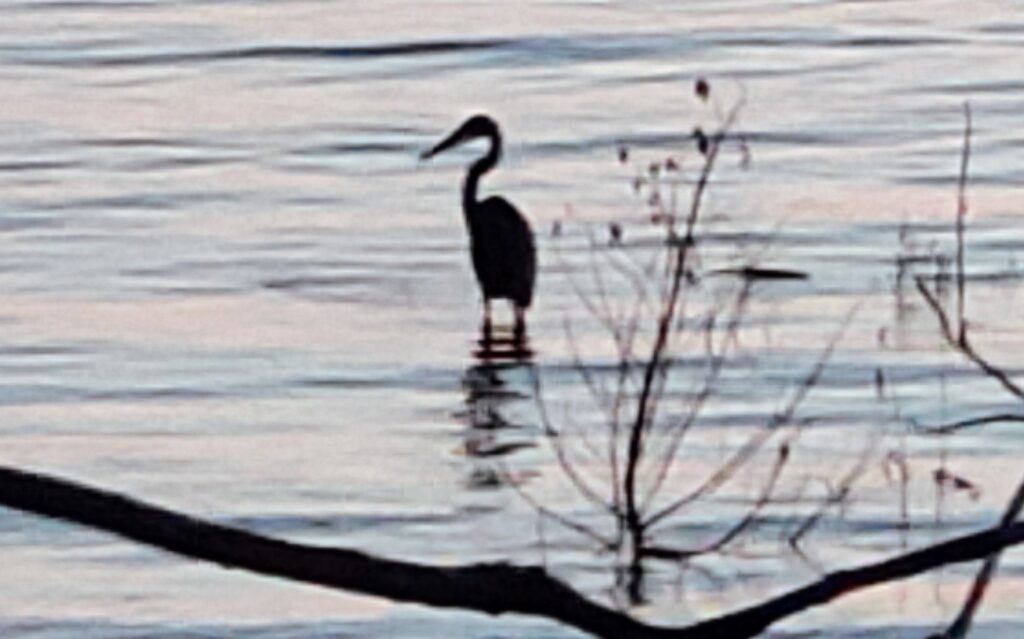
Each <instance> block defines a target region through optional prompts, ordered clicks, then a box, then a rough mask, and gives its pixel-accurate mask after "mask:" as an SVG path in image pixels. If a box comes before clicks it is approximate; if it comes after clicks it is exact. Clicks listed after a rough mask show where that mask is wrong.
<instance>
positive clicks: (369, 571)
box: [0, 467, 1024, 639]
mask: <svg viewBox="0 0 1024 639" xmlns="http://www.w3.org/2000/svg"><path fill="white" fill-rule="evenodd" d="M0 504H3V505H5V506H8V507H11V508H16V509H19V510H23V511H26V512H31V513H35V514H38V515H43V516H46V517H52V518H56V519H63V520H67V521H71V522H74V523H78V524H82V525H84V526H88V527H90V528H95V529H99V530H103V531H106V532H109V533H113V534H115V535H119V536H121V537H125V538H127V539H130V540H133V541H137V542H140V543H142V544H146V545H149V546H154V547H156V548H161V549H163V550H167V551H170V552H172V553H175V554H178V555H182V556H185V557H189V558H192V559H199V560H203V561H208V562H212V563H216V564H219V565H221V566H223V567H225V568H229V569H242V570H248V571H251V572H255V573H259V574H263V575H270V576H274V577H281V578H285V579H290V580H293V581H298V582H305V583H311V584H317V585H321V586H326V587H328V588H334V589H338V590H346V591H349V592H354V593H360V594H366V595H374V596H378V597H384V598H387V599H390V600H393V601H399V602H409V603H418V604H424V605H428V606H435V607H442V608H460V609H464V610H473V611H477V612H483V613H487V614H491V615H499V614H505V613H518V614H525V615H536V616H541V617H545V618H548V619H552V620H555V621H559V622H561V623H564V624H566V625H569V626H573V627H575V628H578V629H580V630H583V631H585V632H588V633H591V634H593V635H594V636H598V637H609V638H611V637H616V638H621V637H635V638H638V639H647V638H651V639H662V638H672V639H726V638H728V639H743V638H746V637H755V636H757V635H758V634H760V633H761V632H763V631H764V630H765V629H766V628H768V627H769V626H770V625H771V624H773V623H775V622H777V621H779V620H781V619H785V618H786V617H789V616H791V615H794V614H797V613H799V612H802V611H804V610H806V609H808V608H811V607H814V606H819V605H822V604H825V603H828V602H830V601H832V600H834V599H837V598H839V597H841V596H843V595H846V594H849V593H851V592H853V591H855V590H859V589H862V588H866V587H869V586H874V585H878V584H882V583H886V582H890V581H896V580H899V579H905V578H907V577H912V576H914V575H917V574H920V573H923V572H927V571H929V570H933V569H935V568H938V567H941V566H945V565H948V564H953V563H960V562H965V561H974V560H977V559H982V558H985V557H987V556H989V555H990V554H991V553H993V552H995V551H998V550H1001V549H1003V548H1006V547H1008V546H1011V545H1014V544H1019V543H1024V523H1014V524H1010V525H1002V526H998V527H996V528H992V529H989V530H985V531H983V532H979V533H975V534H972V535H966V536H963V537H959V538H956V539H952V540H950V541H947V542H944V543H941V544H937V545H934V546H930V547H927V548H924V549H921V550H917V551H914V552H911V553H907V554H904V555H900V556H897V557H895V558H892V559H889V560H886V561H882V562H878V563H874V564H869V565H866V566H862V567H860V568H855V569H850V570H843V571H839V572H835V573H832V574H829V575H827V576H825V577H824V578H822V579H821V580H819V581H816V582H814V583H811V584H809V585H807V586H805V587H803V588H799V589H797V590H794V591H791V592H789V593H786V594H783V595H781V596H778V597H775V598H772V599H769V600H768V601H765V602H764V603H761V604H759V605H755V606H752V607H749V608H745V609H742V610H739V611H736V612H733V613H730V614H727V615H724V616H721V617H717V618H714V619H710V620H708V621H703V622H700V623H697V624H694V625H691V626H686V627H682V628H659V627H655V626H650V625H647V624H644V623H641V622H639V621H636V620H634V619H632V618H630V617H628V616H626V615H624V614H622V613H619V612H617V611H615V610H611V609H609V608H606V607H604V606H601V605H599V604H596V603H594V602H591V601H589V600H587V599H585V598H584V597H582V596H581V595H580V594H578V593H577V592H575V591H574V590H572V589H571V588H570V587H569V586H567V585H566V584H564V583H562V582H561V581H559V580H557V579H555V578H553V577H551V576H550V575H548V574H547V573H546V572H545V571H544V570H543V569H541V568H538V567H530V566H513V565H510V564H504V563H493V564H473V565H468V566H452V567H439V566H425V565H421V564H415V563H411V562H404V561H395V560H390V559H382V558H378V557H374V556H372V555H368V554H365V553H362V552H358V551H354V550H346V549H340V548H325V547H316V546H308V545H302V544H296V543H291V542H287V541H282V540H278V539H272V538H269V537H264V536H261V535H257V534H254V533H250V532H246V531H244V530H239V529H237V528H231V527H228V526H224V525H221V524H216V523H211V522H207V521H203V520H200V519H195V518H193V517H189V516H186V515H183V514H180V513H176V512H173V511H170V510H167V509H164V508H160V507H157V506H153V505H150V504H146V503H143V502H140V501H136V500H134V499H131V498H128V497H125V496H123V495H119V494H116V493H112V492H108V491H103V490H99V489H96V488H91V487H87V486H84V485H81V484H77V483H73V482H70V481H67V480H62V479H57V478H54V477H48V476H45V475H40V474H36V473H30V472H26V471H23V470H17V469H14V468H6V467H0Z"/></svg>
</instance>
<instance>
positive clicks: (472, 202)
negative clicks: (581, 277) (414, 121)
mask: <svg viewBox="0 0 1024 639" xmlns="http://www.w3.org/2000/svg"><path fill="white" fill-rule="evenodd" d="M477 138H487V139H488V140H489V141H490V148H489V149H488V151H487V153H486V154H485V155H484V156H483V157H481V158H480V159H478V160H477V161H476V162H473V164H472V165H471V166H470V167H469V171H468V172H467V173H466V181H465V184H464V185H463V187H462V211H463V213H464V214H465V218H466V229H467V230H468V231H469V250H470V255H471V256H472V258H473V271H474V272H475V273H476V279H477V282H478V283H479V284H480V291H481V292H482V293H483V298H484V321H483V327H482V330H483V334H484V340H485V341H490V339H491V300H494V299H507V300H510V301H511V302H512V309H513V311H514V313H515V329H514V336H515V340H516V341H517V342H522V341H523V339H524V337H525V336H526V309H528V308H529V307H530V303H531V302H532V301H533V283H534V279H535V278H536V273H537V250H536V248H535V247H534V243H533V231H531V230H530V225H529V223H528V222H527V221H526V218H524V217H523V215H522V213H520V212H519V211H518V210H517V209H516V208H515V207H514V206H512V205H511V204H509V203H508V201H507V200H505V199H504V198H501V197H496V196H493V197H489V198H487V199H485V200H480V199H478V198H477V187H478V186H479V184H480V178H481V177H483V176H484V174H486V173H487V172H488V171H490V170H491V169H493V168H494V167H495V166H496V165H497V164H498V161H499V160H500V159H501V132H500V131H499V129H498V124H497V123H496V122H495V121H494V120H492V119H491V118H489V117H488V116H486V115H474V116H473V117H471V118H469V119H468V120H466V121H465V122H464V123H463V124H462V126H460V127H459V128H458V129H456V130H455V131H454V132H452V133H451V135H449V136H448V137H446V138H445V139H443V140H441V141H440V142H439V143H438V144H437V145H436V146H434V147H433V148H431V149H429V150H427V151H424V152H423V153H422V154H421V155H420V159H422V160H429V159H430V158H432V157H434V156H435V155H437V154H438V153H441V152H443V151H446V150H448V149H451V148H453V147H456V146H459V145H460V144H463V143H465V142H469V141H470V140H475V139H477Z"/></svg>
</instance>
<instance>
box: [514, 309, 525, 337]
mask: <svg viewBox="0 0 1024 639" xmlns="http://www.w3.org/2000/svg"><path fill="white" fill-rule="evenodd" d="M512 308H513V310H514V311H515V315H516V327H515V329H514V333H513V337H515V341H516V343H517V344H521V343H522V342H523V340H524V339H525V338H526V309H525V308H523V307H522V306H519V305H518V304H514V305H513V306H512Z"/></svg>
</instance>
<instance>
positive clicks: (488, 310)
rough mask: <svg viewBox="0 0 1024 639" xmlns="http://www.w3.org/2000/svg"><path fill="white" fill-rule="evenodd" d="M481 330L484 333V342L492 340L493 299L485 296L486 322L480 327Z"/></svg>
mask: <svg viewBox="0 0 1024 639" xmlns="http://www.w3.org/2000/svg"><path fill="white" fill-rule="evenodd" d="M480 332H481V333H483V338H484V342H486V343H490V341H491V300H490V299H488V298H486V297H485V298H484V323H483V325H482V326H481V327H480Z"/></svg>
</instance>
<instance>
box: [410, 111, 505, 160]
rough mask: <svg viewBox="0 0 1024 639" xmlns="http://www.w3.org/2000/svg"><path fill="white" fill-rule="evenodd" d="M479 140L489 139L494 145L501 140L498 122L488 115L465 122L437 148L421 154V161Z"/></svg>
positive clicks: (477, 116)
mask: <svg viewBox="0 0 1024 639" xmlns="http://www.w3.org/2000/svg"><path fill="white" fill-rule="evenodd" d="M477 138H489V139H490V140H491V141H492V142H493V143H497V142H498V140H499V133H498V124H497V122H495V121H494V120H492V119H491V118H490V117H488V116H486V115H474V116H473V117H471V118H469V119H468V120H466V121H465V122H463V123H462V126H460V127H459V128H457V129H455V130H454V131H452V133H451V134H450V135H449V136H448V137H446V138H445V139H443V140H441V141H440V142H438V143H437V145H436V146H434V147H432V148H430V149H427V150H426V151H424V152H423V153H421V154H420V159H421V160H429V159H430V158H432V157H434V156H435V155H437V154H438V153H441V152H442V151H447V150H448V149H451V148H453V147H456V146H459V145H460V144H463V143H465V142H469V141H470V140H475V139H477Z"/></svg>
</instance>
